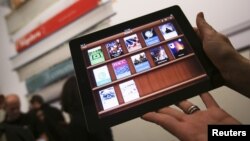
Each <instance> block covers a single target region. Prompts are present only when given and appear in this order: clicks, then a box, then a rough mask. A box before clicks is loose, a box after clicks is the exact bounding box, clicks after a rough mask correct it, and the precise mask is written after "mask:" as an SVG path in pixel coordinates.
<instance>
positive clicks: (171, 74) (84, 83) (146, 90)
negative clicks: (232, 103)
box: [70, 6, 223, 132]
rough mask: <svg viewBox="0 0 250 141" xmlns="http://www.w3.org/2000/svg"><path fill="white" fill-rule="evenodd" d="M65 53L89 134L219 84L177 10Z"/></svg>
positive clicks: (99, 35)
mask: <svg viewBox="0 0 250 141" xmlns="http://www.w3.org/2000/svg"><path fill="white" fill-rule="evenodd" d="M70 50H71V55H72V59H73V63H74V68H75V73H76V77H77V81H78V88H79V92H80V97H81V101H82V105H83V111H84V113H85V120H86V124H87V127H88V130H89V131H90V132H95V131H97V130H98V129H100V128H102V127H111V126H114V125H117V124H120V123H122V122H125V121H128V120H131V119H133V118H136V117H140V116H141V115H143V114H144V113H146V112H149V111H153V110H157V109H159V108H162V107H163V106H168V105H172V104H175V103H177V102H179V101H181V100H184V99H187V98H190V97H192V96H195V95H198V94H200V93H202V92H205V91H208V90H211V89H214V88H217V87H219V86H221V85H222V84H223V80H222V77H221V75H220V73H219V72H218V70H217V69H216V68H215V67H214V65H213V64H212V63H211V62H210V61H209V59H208V58H207V57H206V55H205V54H204V52H203V50H202V44H201V41H200V39H199V38H198V37H197V35H196V33H195V32H194V30H193V28H192V26H191V25H190V23H189V22H188V20H187V18H186V17H185V15H184V13H183V12H182V10H181V9H180V7H179V6H173V7H169V8H166V9H163V10H160V11H157V12H154V13H151V14H148V15H145V16H142V17H139V18H136V19H133V20H130V21H127V22H124V23H121V24H118V25H115V26H112V27H109V28H107V29H103V30H100V31H97V32H94V33H91V34H89V35H85V36H82V37H79V38H76V39H73V40H72V41H70Z"/></svg>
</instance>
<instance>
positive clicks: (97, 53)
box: [88, 46, 105, 65]
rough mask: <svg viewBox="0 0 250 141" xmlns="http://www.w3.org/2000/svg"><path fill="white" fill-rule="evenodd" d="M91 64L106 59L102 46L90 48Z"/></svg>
mask: <svg viewBox="0 0 250 141" xmlns="http://www.w3.org/2000/svg"><path fill="white" fill-rule="evenodd" d="M88 55H89V60H90V64H91V65H94V64H98V63H101V62H103V61H105V58H104V55H103V52H102V48H101V46H98V47H95V48H92V49H89V50H88Z"/></svg>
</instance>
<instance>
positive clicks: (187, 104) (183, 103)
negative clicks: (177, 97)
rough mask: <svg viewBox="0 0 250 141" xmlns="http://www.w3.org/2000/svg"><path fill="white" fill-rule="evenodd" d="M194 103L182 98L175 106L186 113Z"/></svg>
mask: <svg viewBox="0 0 250 141" xmlns="http://www.w3.org/2000/svg"><path fill="white" fill-rule="evenodd" d="M192 105H194V104H192V103H191V102H189V101H187V100H184V101H181V102H179V103H178V104H177V105H176V106H178V107H179V108H180V109H182V110H183V111H184V112H185V113H188V109H189V108H190V107H191V106H192Z"/></svg>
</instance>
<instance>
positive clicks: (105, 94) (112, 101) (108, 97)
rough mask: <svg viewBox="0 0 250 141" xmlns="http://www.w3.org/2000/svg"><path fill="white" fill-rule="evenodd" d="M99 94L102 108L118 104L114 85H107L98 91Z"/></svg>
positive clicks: (105, 108)
mask: <svg viewBox="0 0 250 141" xmlns="http://www.w3.org/2000/svg"><path fill="white" fill-rule="evenodd" d="M99 95H100V98H101V101H102V107H103V109H104V110H107V109H109V108H112V107H115V106H118V105H119V102H118V100H117V97H116V93H115V89H114V87H109V88H107V89H104V90H101V91H99Z"/></svg>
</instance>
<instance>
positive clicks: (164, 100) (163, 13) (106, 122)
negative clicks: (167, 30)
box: [69, 5, 223, 132]
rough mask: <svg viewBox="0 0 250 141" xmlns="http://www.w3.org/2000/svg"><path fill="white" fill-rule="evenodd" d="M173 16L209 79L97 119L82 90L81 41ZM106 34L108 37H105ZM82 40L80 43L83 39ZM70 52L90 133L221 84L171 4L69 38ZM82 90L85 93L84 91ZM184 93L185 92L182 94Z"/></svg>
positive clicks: (84, 85) (178, 10)
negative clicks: (71, 38)
mask: <svg viewBox="0 0 250 141" xmlns="http://www.w3.org/2000/svg"><path fill="white" fill-rule="evenodd" d="M171 14H172V15H173V16H174V17H175V19H176V21H177V22H178V25H179V26H180V27H181V29H182V32H183V33H184V35H185V37H186V38H187V40H188V41H189V43H190V45H191V46H192V49H193V51H194V52H195V54H196V56H197V57H198V58H199V60H200V62H201V65H202V66H203V68H204V69H205V71H206V73H207V75H208V76H209V79H210V80H209V81H204V82H203V81H201V82H200V83H199V84H195V85H192V86H190V87H187V88H184V89H181V90H178V91H177V92H174V94H171V95H166V96H163V97H161V98H158V99H155V100H152V101H149V102H146V103H144V104H141V105H138V106H136V107H133V108H130V109H127V110H124V111H121V112H118V113H114V114H112V115H111V116H106V117H103V118H99V115H98V111H97V109H96V106H95V101H94V98H93V96H92V95H90V94H89V95H88V94H86V93H92V90H91V85H90V82H89V81H88V80H89V78H88V75H87V70H86V68H87V66H85V63H84V60H83V56H82V55H83V54H82V51H81V47H80V45H81V44H88V43H91V42H94V41H96V39H102V38H105V37H108V36H112V35H115V34H118V33H121V32H124V30H125V29H129V28H135V27H138V26H141V25H144V24H147V23H150V22H152V21H156V20H159V19H162V18H164V17H167V16H170V15H171ZM107 35H108V36H107ZM83 41H84V42H83ZM69 44H70V51H71V55H72V60H73V64H74V68H75V73H76V77H77V81H78V88H79V92H80V97H81V102H82V105H83V110H84V112H85V120H86V124H87V127H88V130H89V131H90V132H95V131H97V130H100V129H101V128H102V127H103V128H106V127H111V126H114V125H117V124H119V123H122V122H125V121H128V120H131V119H133V118H136V117H138V116H141V115H142V114H144V113H146V112H149V111H152V110H156V109H158V108H161V107H163V106H167V105H171V104H174V103H176V102H178V101H181V100H183V99H187V98H190V97H193V96H196V95H198V94H199V93H201V92H205V91H208V90H211V89H214V88H217V87H219V86H221V85H222V84H223V79H222V77H221V75H220V73H219V71H218V70H217V69H216V68H215V66H214V65H213V64H212V63H211V61H210V60H209V59H208V58H207V56H206V54H205V53H204V51H203V49H202V43H201V41H200V39H199V37H198V36H197V35H196V33H195V32H194V30H193V28H192V26H191V24H190V23H189V21H188V19H187V18H186V16H185V15H184V13H183V12H182V10H181V8H180V7H179V6H177V5H176V6H172V7H169V8H166V9H163V10H160V11H157V12H154V13H151V14H147V15H145V16H142V17H139V18H136V19H133V20H129V21H127V22H124V23H121V24H118V25H115V26H112V27H109V28H106V29H103V30H100V31H97V32H94V33H91V34H89V35H85V36H83V37H79V38H76V39H73V40H71V41H70V43H69ZM84 93H85V94H84ZM183 93H185V94H183Z"/></svg>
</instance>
